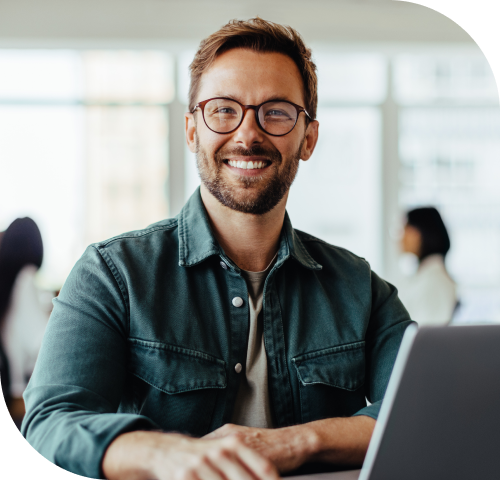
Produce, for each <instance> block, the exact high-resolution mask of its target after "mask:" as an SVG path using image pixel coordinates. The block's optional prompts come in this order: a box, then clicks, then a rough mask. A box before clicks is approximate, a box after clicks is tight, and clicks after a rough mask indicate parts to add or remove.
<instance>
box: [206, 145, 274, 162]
mask: <svg viewBox="0 0 500 480" xmlns="http://www.w3.org/2000/svg"><path fill="white" fill-rule="evenodd" d="M230 156H238V157H264V158H266V159H267V160H269V161H270V162H273V163H274V162H276V163H281V160H282V157H281V153H280V152H279V150H278V149H275V148H267V147H263V146H262V145H255V146H254V147H250V148H244V147H234V148H231V149H224V148H221V149H219V150H218V151H217V152H215V155H214V158H215V160H216V161H217V163H222V162H223V161H224V160H226V159H227V157H230Z"/></svg>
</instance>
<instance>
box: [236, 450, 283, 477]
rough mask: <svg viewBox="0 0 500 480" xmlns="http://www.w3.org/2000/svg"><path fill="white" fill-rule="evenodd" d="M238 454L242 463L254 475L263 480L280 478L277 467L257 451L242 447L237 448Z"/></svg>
mask: <svg viewBox="0 0 500 480" xmlns="http://www.w3.org/2000/svg"><path fill="white" fill-rule="evenodd" d="M236 453H237V455H238V457H239V459H240V462H241V463H242V464H243V465H245V467H246V468H247V469H248V470H250V472H252V474H253V475H254V476H255V477H257V478H259V479H262V480H275V479H277V478H280V477H279V474H278V470H277V469H276V467H275V466H274V465H273V464H272V463H271V462H270V461H269V460H268V459H267V458H264V457H263V456H262V455H260V454H258V453H257V452H256V451H254V450H252V449H250V448H247V447H245V446H240V447H239V448H237V450H236Z"/></svg>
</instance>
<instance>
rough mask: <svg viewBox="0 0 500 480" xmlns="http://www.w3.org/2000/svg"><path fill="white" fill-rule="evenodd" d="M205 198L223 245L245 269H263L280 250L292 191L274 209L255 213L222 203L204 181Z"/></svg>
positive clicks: (254, 270)
mask: <svg viewBox="0 0 500 480" xmlns="http://www.w3.org/2000/svg"><path fill="white" fill-rule="evenodd" d="M200 191H201V198H202V200H203V203H204V205H205V208H206V209H207V213H208V218H209V220H210V224H211V227H212V230H213V233H214V235H215V238H216V239H217V241H218V242H219V244H220V246H221V247H222V248H223V249H224V252H226V255H227V256H228V257H229V258H230V259H231V260H232V261H233V262H234V263H235V264H236V265H238V267H239V268H241V269H242V270H248V271H250V272H260V271H262V270H265V268H266V267H267V266H268V265H269V263H271V260H272V259H273V257H274V255H275V254H276V252H277V250H278V245H279V238H280V233H281V228H282V227H283V221H284V219H285V206H286V200H287V197H288V193H287V194H286V195H285V196H284V197H283V198H282V199H281V201H280V202H279V203H278V205H276V206H275V207H274V208H273V209H272V210H271V211H270V212H267V213H265V214H264V215H252V214H249V213H242V212H237V211H236V210H232V209H230V208H228V207H225V206H224V205H222V204H221V203H220V202H219V201H218V200H217V199H216V198H215V197H214V196H213V195H212V194H211V193H210V192H209V191H208V190H207V189H206V187H205V186H204V185H203V184H202V185H201V189H200Z"/></svg>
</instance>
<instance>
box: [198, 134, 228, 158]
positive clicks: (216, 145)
mask: <svg viewBox="0 0 500 480" xmlns="http://www.w3.org/2000/svg"><path fill="white" fill-rule="evenodd" d="M196 135H197V137H196V138H197V140H198V145H199V146H200V147H201V148H202V149H203V150H204V151H205V152H207V153H215V152H216V151H217V150H219V149H220V148H221V147H222V146H223V145H224V144H225V143H226V142H227V138H225V137H226V136H225V135H219V134H218V133H214V132H211V131H210V130H208V128H203V129H197V130H196Z"/></svg>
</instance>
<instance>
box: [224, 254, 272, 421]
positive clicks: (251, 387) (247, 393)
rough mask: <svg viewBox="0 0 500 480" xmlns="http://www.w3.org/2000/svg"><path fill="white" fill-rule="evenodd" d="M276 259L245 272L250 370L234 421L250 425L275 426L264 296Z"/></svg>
mask: <svg viewBox="0 0 500 480" xmlns="http://www.w3.org/2000/svg"><path fill="white" fill-rule="evenodd" d="M273 264H274V260H273V261H272V262H271V264H270V265H269V266H268V267H267V268H266V270H264V271H262V272H247V271H244V270H243V271H242V274H243V276H244V278H245V280H246V282H247V285H248V297H249V298H248V300H249V306H250V328H249V334H248V349H247V361H246V369H245V370H244V371H242V372H241V375H243V376H242V378H241V380H240V387H239V389H238V394H237V396H236V405H235V407H234V411H233V417H232V419H231V422H232V423H234V424H236V425H244V426H247V427H259V428H272V426H273V424H272V418H271V408H270V405H269V392H268V387H267V355H266V349H265V346H264V336H263V332H264V325H263V323H264V321H263V318H262V296H263V292H264V282H265V280H266V277H267V274H268V273H269V270H270V269H271V267H272V265H273Z"/></svg>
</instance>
